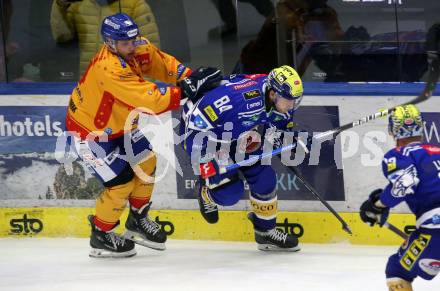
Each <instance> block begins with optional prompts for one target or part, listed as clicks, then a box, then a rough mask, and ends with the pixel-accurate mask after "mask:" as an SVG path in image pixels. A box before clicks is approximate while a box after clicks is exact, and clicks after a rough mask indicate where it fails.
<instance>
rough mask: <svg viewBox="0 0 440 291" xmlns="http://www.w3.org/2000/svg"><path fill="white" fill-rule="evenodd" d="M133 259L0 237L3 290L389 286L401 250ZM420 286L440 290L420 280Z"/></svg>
mask: <svg viewBox="0 0 440 291" xmlns="http://www.w3.org/2000/svg"><path fill="white" fill-rule="evenodd" d="M136 247H137V250H138V254H137V256H135V257H132V258H127V259H92V258H89V257H88V251H89V248H88V239H73V238H68V239H50V238H44V239H42V238H26V239H0V254H1V259H0V290H5V291H12V290H20V291H27V290H44V291H48V290H57V291H67V290H75V291H88V290H93V291H97V290H98V291H104V290H105V291H110V290H123V291H128V290H133V291H140V290H151V291H159V290H160V291H163V290H176V291H182V290H191V291H193V290H206V291H215V290H222V291H231V290H251V291H259V290H261V291H263V290H264V291H272V290H286V291H287V290H298V291H302V290H304V291H306V290H307V291H314V290H322V291H333V290H334V291H361V290H365V291H367V290H368V291H378V290H387V288H386V286H385V283H384V268H385V263H386V261H387V258H388V256H389V255H390V254H391V253H392V252H394V251H395V250H396V248H397V247H390V246H387V247H379V246H354V245H350V244H322V245H317V244H303V245H302V250H301V251H300V252H298V253H273V252H272V253H268V252H261V251H258V250H257V249H256V245H255V244H254V243H237V242H208V241H178V240H171V241H169V242H167V250H166V251H154V250H150V249H147V248H144V247H141V246H136ZM413 287H414V290H415V291H428V290H430V291H433V290H440V280H439V278H435V279H434V280H433V281H424V280H422V279H417V280H416V281H415V282H414V284H413Z"/></svg>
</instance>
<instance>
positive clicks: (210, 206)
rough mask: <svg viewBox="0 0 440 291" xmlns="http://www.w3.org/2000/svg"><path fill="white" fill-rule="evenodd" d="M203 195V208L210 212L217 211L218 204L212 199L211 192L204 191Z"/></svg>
mask: <svg viewBox="0 0 440 291" xmlns="http://www.w3.org/2000/svg"><path fill="white" fill-rule="evenodd" d="M202 191H203V190H202ZM206 191H208V190H206ZM201 195H202V200H203V208H205V211H204V212H205V213H210V212H214V211H217V205H216V204H215V203H214V202H212V201H211V200H210V198H209V193H207V192H204V193H202V194H201Z"/></svg>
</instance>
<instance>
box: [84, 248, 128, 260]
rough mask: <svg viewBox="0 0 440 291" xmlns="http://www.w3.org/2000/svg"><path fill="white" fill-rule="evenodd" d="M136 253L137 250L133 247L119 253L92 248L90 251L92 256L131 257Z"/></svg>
mask: <svg viewBox="0 0 440 291" xmlns="http://www.w3.org/2000/svg"><path fill="white" fill-rule="evenodd" d="M135 255H136V250H135V249H132V250H129V251H126V252H122V253H117V252H112V251H109V250H103V249H95V248H92V249H91V250H90V253H89V257H91V258H130V257H133V256H135Z"/></svg>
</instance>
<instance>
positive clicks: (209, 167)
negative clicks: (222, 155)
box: [200, 158, 220, 179]
mask: <svg viewBox="0 0 440 291" xmlns="http://www.w3.org/2000/svg"><path fill="white" fill-rule="evenodd" d="M219 174H220V167H219V165H218V162H217V160H216V159H215V158H213V159H212V160H210V161H208V162H206V163H202V164H200V176H201V177H202V178H203V179H209V178H212V177H215V176H219Z"/></svg>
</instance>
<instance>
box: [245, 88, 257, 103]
mask: <svg viewBox="0 0 440 291" xmlns="http://www.w3.org/2000/svg"><path fill="white" fill-rule="evenodd" d="M260 96H261V92H260V90H257V89H255V90H250V91H247V92H244V93H243V97H244V99H246V100H249V99H253V98H257V97H260Z"/></svg>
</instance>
